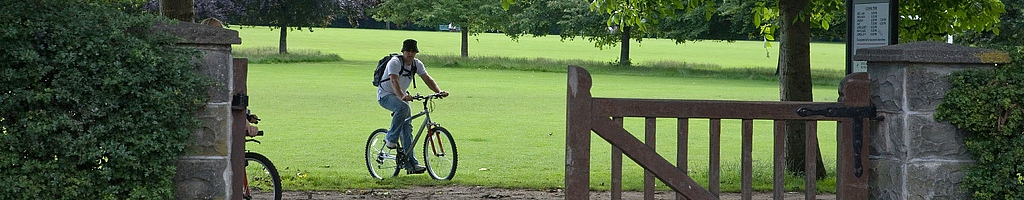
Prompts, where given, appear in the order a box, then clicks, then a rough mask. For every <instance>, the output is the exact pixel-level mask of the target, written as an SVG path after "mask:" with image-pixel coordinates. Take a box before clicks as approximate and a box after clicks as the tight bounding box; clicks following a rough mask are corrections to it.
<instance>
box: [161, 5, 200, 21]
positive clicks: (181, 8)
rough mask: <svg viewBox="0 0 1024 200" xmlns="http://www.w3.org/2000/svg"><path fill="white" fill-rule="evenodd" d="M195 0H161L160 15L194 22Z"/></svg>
mask: <svg viewBox="0 0 1024 200" xmlns="http://www.w3.org/2000/svg"><path fill="white" fill-rule="evenodd" d="M193 3H194V2H193V0H160V15H163V16H164V17H167V18H171V19H176V20H178V21H183V22H193V21H192V20H194V18H195V13H194V12H193V9H194V8H193V7H192V6H193Z"/></svg>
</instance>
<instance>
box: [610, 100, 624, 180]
mask: <svg viewBox="0 0 1024 200" xmlns="http://www.w3.org/2000/svg"><path fill="white" fill-rule="evenodd" d="M612 121H615V124H617V125H619V127H622V118H621V117H615V118H612ZM611 186H612V191H611V193H612V200H620V199H622V150H621V149H619V147H615V146H612V185H611Z"/></svg>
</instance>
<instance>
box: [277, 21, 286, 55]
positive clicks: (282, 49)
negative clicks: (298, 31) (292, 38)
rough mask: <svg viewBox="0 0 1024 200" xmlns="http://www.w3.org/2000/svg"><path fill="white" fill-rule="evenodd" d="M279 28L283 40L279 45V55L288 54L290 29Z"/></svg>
mask: <svg viewBox="0 0 1024 200" xmlns="http://www.w3.org/2000/svg"><path fill="white" fill-rule="evenodd" d="M277 28H278V29H281V39H280V41H279V42H278V44H277V53H279V54H288V27H286V26H280V27H277Z"/></svg>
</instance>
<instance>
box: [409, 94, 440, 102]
mask: <svg viewBox="0 0 1024 200" xmlns="http://www.w3.org/2000/svg"><path fill="white" fill-rule="evenodd" d="M447 96H448V94H444V95H441V93H434V94H430V95H427V96H423V95H419V94H416V96H412V100H414V101H415V100H427V99H440V98H444V97H447Z"/></svg>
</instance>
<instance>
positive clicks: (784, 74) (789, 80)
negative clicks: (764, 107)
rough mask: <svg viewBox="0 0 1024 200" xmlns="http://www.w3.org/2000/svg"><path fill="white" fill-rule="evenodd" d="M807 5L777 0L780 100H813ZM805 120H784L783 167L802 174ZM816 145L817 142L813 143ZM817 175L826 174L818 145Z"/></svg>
mask: <svg viewBox="0 0 1024 200" xmlns="http://www.w3.org/2000/svg"><path fill="white" fill-rule="evenodd" d="M809 5H810V2H809V0H781V1H779V11H780V12H779V16H780V18H781V19H782V21H781V24H780V26H781V28H780V29H779V31H780V38H781V39H780V44H779V46H780V47H779V66H778V70H779V96H780V98H781V100H782V101H814V97H813V94H812V91H811V88H812V84H811V57H810V50H811V48H810V43H811V39H810V38H811V24H810V18H809V17H808V16H807V15H801V12H802V11H805V10H807V9H808V8H807V7H808V6H809ZM804 125H805V123H804V121H788V122H786V168H787V169H788V170H789V171H790V172H794V173H797V174H804V165H805V164H804V162H805V160H806V157H807V156H806V155H807V152H806V151H805V144H806V141H807V140H805V135H806V130H805V128H804ZM812 145H818V144H812ZM818 155H819V156H818V158H817V163H818V168H817V172H816V173H817V177H818V178H824V177H825V168H824V164H823V162H822V159H821V156H820V155H821V149H818Z"/></svg>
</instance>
